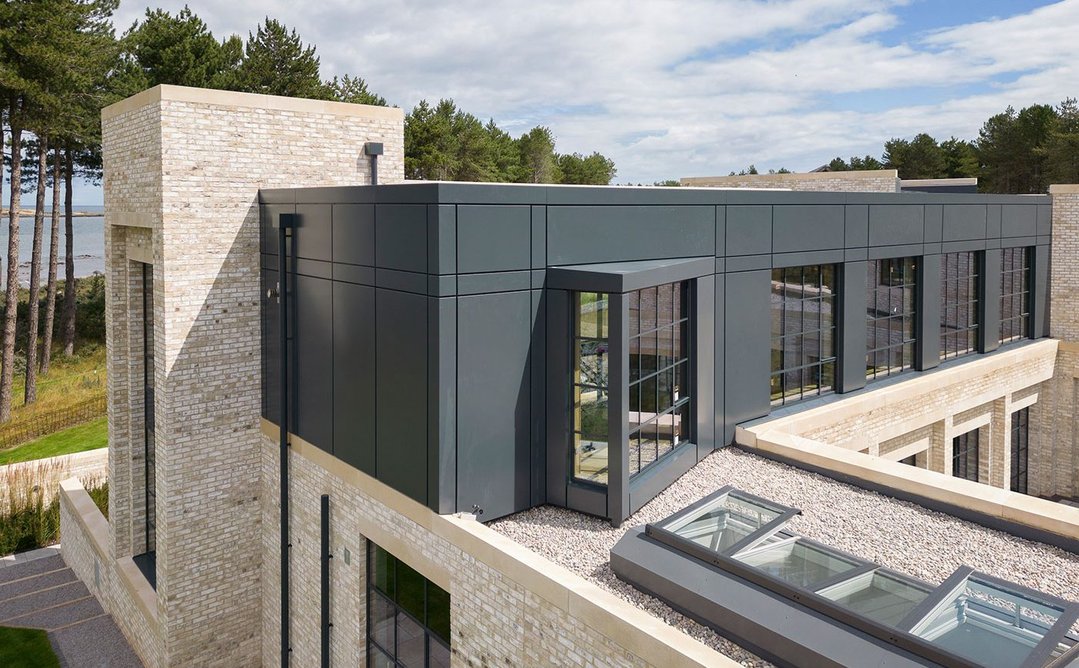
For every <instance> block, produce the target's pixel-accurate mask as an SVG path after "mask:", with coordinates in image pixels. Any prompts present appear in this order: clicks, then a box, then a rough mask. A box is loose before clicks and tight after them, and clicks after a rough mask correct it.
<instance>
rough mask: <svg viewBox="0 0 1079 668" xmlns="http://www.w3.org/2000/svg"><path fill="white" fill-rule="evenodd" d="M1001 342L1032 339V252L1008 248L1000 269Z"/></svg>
mask: <svg viewBox="0 0 1079 668" xmlns="http://www.w3.org/2000/svg"><path fill="white" fill-rule="evenodd" d="M1000 269H1001V271H1000V342H1001V343H1007V342H1009V341H1017V340H1019V339H1025V338H1027V337H1028V336H1030V249H1029V248H1005V249H1004V250H1003V252H1002V254H1001V267H1000Z"/></svg>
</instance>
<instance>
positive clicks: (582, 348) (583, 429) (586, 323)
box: [573, 292, 610, 485]
mask: <svg viewBox="0 0 1079 668" xmlns="http://www.w3.org/2000/svg"><path fill="white" fill-rule="evenodd" d="M609 303H610V302H609V299H608V296H607V295H606V294H605V293H602V292H578V293H576V303H575V308H574V311H575V318H574V329H573V332H574V336H573V477H574V478H576V479H578V480H584V481H587V482H594V483H598V484H602V485H606V484H607V452H608V447H607V446H608V438H607V431H608V429H607V405H608V401H609V394H610V393H609V388H608V368H609V364H608V361H609V360H608V358H609V357H610V355H609V354H608V352H609V350H610V345H609V341H608V337H609V335H610V333H609V328H608V308H609Z"/></svg>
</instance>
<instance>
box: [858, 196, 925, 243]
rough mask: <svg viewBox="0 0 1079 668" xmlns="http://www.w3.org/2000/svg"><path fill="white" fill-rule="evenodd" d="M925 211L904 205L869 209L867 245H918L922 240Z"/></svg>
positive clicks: (878, 206)
mask: <svg viewBox="0 0 1079 668" xmlns="http://www.w3.org/2000/svg"><path fill="white" fill-rule="evenodd" d="M924 224H925V210H924V207H921V206H910V205H906V204H902V205H899V204H876V205H871V206H870V207H869V245H870V246H897V245H901V244H920V243H922V241H923V238H924Z"/></svg>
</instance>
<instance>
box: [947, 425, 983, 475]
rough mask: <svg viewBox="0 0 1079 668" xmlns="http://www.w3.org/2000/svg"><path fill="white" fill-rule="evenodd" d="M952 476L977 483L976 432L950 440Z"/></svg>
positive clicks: (969, 432)
mask: <svg viewBox="0 0 1079 668" xmlns="http://www.w3.org/2000/svg"><path fill="white" fill-rule="evenodd" d="M952 475H954V476H955V477H956V478H963V479H965V480H971V481H974V482H978V430H977V429H975V430H974V431H968V432H967V433H965V434H961V435H959V436H956V437H955V438H953V439H952Z"/></svg>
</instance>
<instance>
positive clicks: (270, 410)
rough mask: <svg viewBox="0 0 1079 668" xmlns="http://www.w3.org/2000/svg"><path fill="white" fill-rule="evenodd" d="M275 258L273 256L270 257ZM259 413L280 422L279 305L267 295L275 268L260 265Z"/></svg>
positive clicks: (274, 282) (274, 281) (274, 285)
mask: <svg viewBox="0 0 1079 668" xmlns="http://www.w3.org/2000/svg"><path fill="white" fill-rule="evenodd" d="M274 259H275V260H276V258H274ZM261 274H262V313H261V321H262V322H261V325H262V417H264V418H266V419H267V420H269V421H271V422H273V423H274V424H280V422H279V418H278V416H279V415H280V414H281V399H280V396H281V394H280V391H281V388H280V382H279V378H278V374H279V373H280V364H281V341H280V330H279V329H278V319H279V318H280V313H279V311H278V309H279V308H280V306H279V305H278V303H277V299H276V298H272V297H269V296H267V292H268V291H269V290H271V289H274V290H276V289H277V272H276V271H273V270H270V269H263V270H262V272H261Z"/></svg>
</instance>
